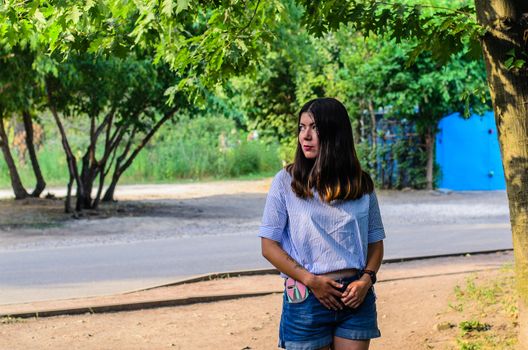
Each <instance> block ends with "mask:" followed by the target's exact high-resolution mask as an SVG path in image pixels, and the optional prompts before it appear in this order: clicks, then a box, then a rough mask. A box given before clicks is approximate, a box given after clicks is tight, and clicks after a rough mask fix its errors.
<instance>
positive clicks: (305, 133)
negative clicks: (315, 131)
mask: <svg viewBox="0 0 528 350" xmlns="http://www.w3.org/2000/svg"><path fill="white" fill-rule="evenodd" d="M301 133H302V134H301V135H302V138H303V139H307V140H310V139H311V138H312V131H311V130H310V129H306V130H304V131H302V132H301Z"/></svg>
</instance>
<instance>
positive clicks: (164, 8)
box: [161, 0, 174, 17]
mask: <svg viewBox="0 0 528 350" xmlns="http://www.w3.org/2000/svg"><path fill="white" fill-rule="evenodd" d="M173 9H174V2H173V1H172V0H163V3H162V5H161V13H162V14H164V15H165V16H167V17H170V16H171V15H172V10H173Z"/></svg>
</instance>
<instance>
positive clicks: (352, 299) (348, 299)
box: [341, 294, 358, 305]
mask: <svg viewBox="0 0 528 350" xmlns="http://www.w3.org/2000/svg"><path fill="white" fill-rule="evenodd" d="M357 300H358V298H357V296H356V295H354V294H351V295H349V296H348V297H346V298H343V299H341V301H342V302H343V304H345V305H349V304H350V303H354V302H356V301H357Z"/></svg>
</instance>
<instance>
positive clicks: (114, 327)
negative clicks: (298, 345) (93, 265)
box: [0, 253, 512, 350]
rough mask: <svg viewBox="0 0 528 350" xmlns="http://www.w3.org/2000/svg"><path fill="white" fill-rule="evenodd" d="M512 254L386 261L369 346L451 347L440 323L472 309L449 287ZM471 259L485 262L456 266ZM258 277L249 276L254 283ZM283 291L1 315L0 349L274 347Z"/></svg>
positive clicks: (451, 332)
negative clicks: (123, 308)
mask: <svg viewBox="0 0 528 350" xmlns="http://www.w3.org/2000/svg"><path fill="white" fill-rule="evenodd" d="M511 260H512V254H511V253H501V254H494V255H487V256H475V257H469V258H465V257H458V258H442V259H433V260H431V261H429V260H420V261H413V262H406V263H399V264H388V265H384V266H383V267H382V270H385V272H384V273H383V271H381V272H380V275H381V276H382V278H383V280H382V282H381V283H379V284H378V285H377V286H376V294H377V306H378V322H379V326H380V329H381V332H382V338H380V339H376V340H374V341H373V342H372V346H371V349H374V350H376V349H409V350H413V349H454V348H455V346H456V340H455V339H456V336H457V334H459V329H458V328H456V327H453V328H449V327H448V328H447V329H440V330H439V329H438V326H439V325H441V324H446V323H451V324H453V325H457V324H458V323H459V322H460V321H462V320H466V319H470V318H471V317H472V315H473V314H475V313H476V312H477V310H475V309H474V307H472V306H471V305H466V307H465V309H464V310H463V312H462V313H461V312H456V311H455V310H454V309H453V307H450V306H449V305H451V304H456V300H455V294H456V293H455V288H456V287H457V286H464V285H465V284H466V281H467V279H468V278H469V277H472V278H474V279H477V280H478V281H479V283H488V282H491V281H494V280H495V279H496V278H497V276H499V275H502V274H504V272H503V271H501V270H499V269H498V268H497V267H498V266H501V265H503V264H504V263H508V262H511ZM475 267H480V268H486V269H487V270H486V271H481V272H470V273H468V272H465V273H464V272H461V271H468V270H471V269H474V268H475ZM489 268H494V269H492V270H490V269H489ZM439 273H440V274H439ZM384 275H385V277H383V276H384ZM387 277H391V278H387ZM261 278H262V279H264V277H261ZM240 279H242V278H238V279H237V278H235V279H233V280H232V281H231V282H230V283H232V286H236V285H237V283H243V281H239V280H240ZM258 279H259V277H251V281H252V283H258ZM265 279H266V282H269V280H270V279H280V277H278V276H267V277H266V278H265ZM227 281H229V279H228V280H227ZM227 281H223V283H224V284H225V282H227ZM237 281H238V282H237ZM220 282H222V281H220ZM218 283H219V282H214V281H211V282H200V283H197V284H189V285H183V286H181V288H180V290H179V292H178V291H176V290H175V292H174V293H175V294H180V293H190V292H192V290H195V291H196V293H197V294H199V293H200V292H202V293H203V291H204V288H205V289H207V288H214V286H215V285H216V286H218V285H219V284H218ZM159 292H160V293H163V291H159ZM191 295H192V294H191ZM281 298H282V297H281V295H280V294H272V295H268V296H262V297H253V298H241V299H236V300H230V301H221V302H213V303H201V304H194V305H188V306H179V307H167V308H158V309H150V310H141V311H131V312H120V313H109V314H85V315H81V316H59V317H50V318H40V319H27V320H26V319H18V320H17V319H15V320H8V319H4V324H0V349H13V350H16V349H55V350H57V349H72V348H75V349H131V350H133V349H205V350H213V349H214V350H216V349H233V350H243V349H245V350H248V349H263V350H267V349H275V348H276V344H277V336H278V333H277V329H278V324H279V320H280V306H281V302H282V301H281ZM490 317H491V318H492V319H490V320H489V321H488V322H490V323H491V324H493V327H495V328H497V329H500V328H501V327H503V325H504V324H505V323H506V322H507V321H505V316H504V315H502V314H500V313H497V314H496V315H490Z"/></svg>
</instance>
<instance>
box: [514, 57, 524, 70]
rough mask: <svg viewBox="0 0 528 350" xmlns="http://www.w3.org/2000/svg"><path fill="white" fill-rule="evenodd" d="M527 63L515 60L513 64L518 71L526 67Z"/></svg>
mask: <svg viewBox="0 0 528 350" xmlns="http://www.w3.org/2000/svg"><path fill="white" fill-rule="evenodd" d="M525 63H526V61H525V60H521V59H517V60H515V62H513V66H514V67H515V68H517V69H521V68H522V67H524V65H525Z"/></svg>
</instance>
